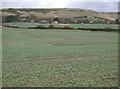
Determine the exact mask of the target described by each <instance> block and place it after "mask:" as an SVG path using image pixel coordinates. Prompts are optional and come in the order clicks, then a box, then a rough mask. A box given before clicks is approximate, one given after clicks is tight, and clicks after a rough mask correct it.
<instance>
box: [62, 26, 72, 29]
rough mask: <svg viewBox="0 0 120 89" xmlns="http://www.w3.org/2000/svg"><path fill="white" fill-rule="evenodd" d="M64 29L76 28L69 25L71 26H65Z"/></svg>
mask: <svg viewBox="0 0 120 89" xmlns="http://www.w3.org/2000/svg"><path fill="white" fill-rule="evenodd" d="M63 29H74V28H72V27H69V26H64V27H63Z"/></svg>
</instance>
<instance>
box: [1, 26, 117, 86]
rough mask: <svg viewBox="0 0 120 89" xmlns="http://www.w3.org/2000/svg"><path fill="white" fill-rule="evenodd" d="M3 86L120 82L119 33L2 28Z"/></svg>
mask: <svg viewBox="0 0 120 89" xmlns="http://www.w3.org/2000/svg"><path fill="white" fill-rule="evenodd" d="M2 37H3V38H2V39H3V43H2V44H3V49H2V50H3V59H2V84H3V86H7V87H10V86H22V87H26V86H27V87H28V86H30V87H36V86H37V87H38V86H40V87H49V86H52V87H53V86H54V87H58V86H62V87H65V86H67V87H71V86H73V87H77V86H79V87H90V86H91V87H114V86H118V81H117V80H118V76H117V75H118V51H117V50H118V33H117V32H91V31H80V30H49V29H47V30H44V29H43V30H39V29H19V28H6V27H3V28H2Z"/></svg>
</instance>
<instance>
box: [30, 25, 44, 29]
mask: <svg viewBox="0 0 120 89" xmlns="http://www.w3.org/2000/svg"><path fill="white" fill-rule="evenodd" d="M28 28H29V29H46V27H45V26H43V25H38V26H36V27H28Z"/></svg>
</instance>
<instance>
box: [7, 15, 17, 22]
mask: <svg viewBox="0 0 120 89" xmlns="http://www.w3.org/2000/svg"><path fill="white" fill-rule="evenodd" d="M17 21H18V18H17V16H12V15H10V16H7V17H5V22H17Z"/></svg>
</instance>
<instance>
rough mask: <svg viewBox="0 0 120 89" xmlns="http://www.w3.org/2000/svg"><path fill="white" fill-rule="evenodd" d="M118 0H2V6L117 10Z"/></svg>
mask: <svg viewBox="0 0 120 89" xmlns="http://www.w3.org/2000/svg"><path fill="white" fill-rule="evenodd" d="M118 2H119V0H3V1H2V8H82V9H92V10H96V11H101V12H106V11H107V12H116V11H118Z"/></svg>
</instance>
